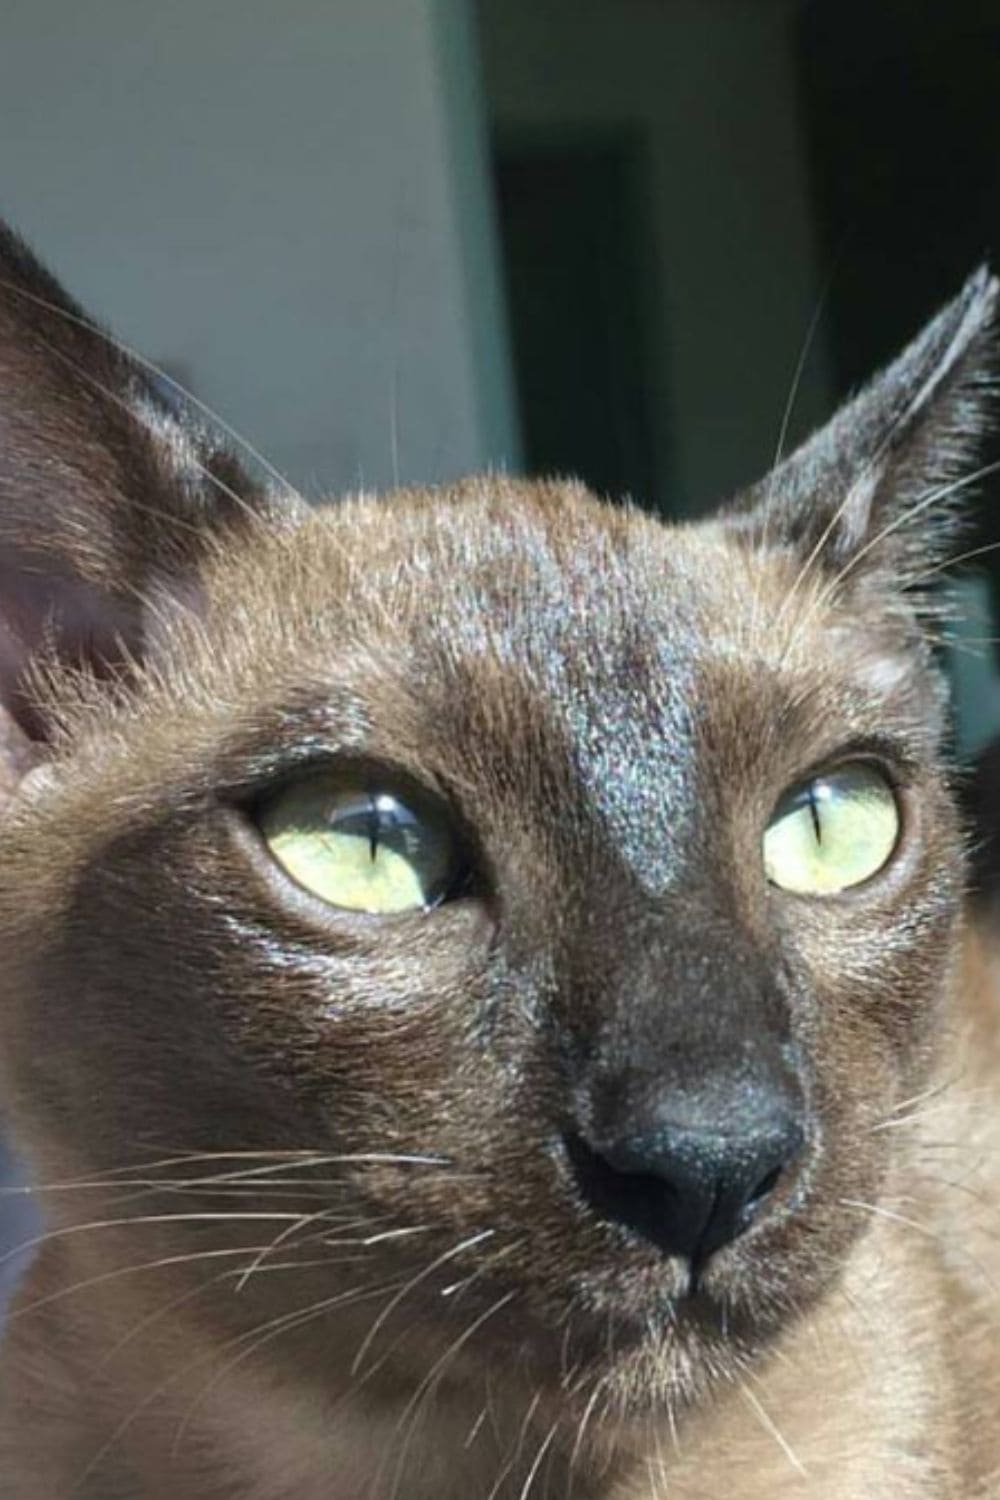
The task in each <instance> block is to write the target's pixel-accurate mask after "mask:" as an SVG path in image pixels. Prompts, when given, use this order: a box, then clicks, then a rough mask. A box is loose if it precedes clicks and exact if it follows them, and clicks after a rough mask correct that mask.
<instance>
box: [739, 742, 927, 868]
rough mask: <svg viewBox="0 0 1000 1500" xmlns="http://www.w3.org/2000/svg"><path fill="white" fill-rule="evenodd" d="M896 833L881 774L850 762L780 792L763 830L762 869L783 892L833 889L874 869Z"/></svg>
mask: <svg viewBox="0 0 1000 1500" xmlns="http://www.w3.org/2000/svg"><path fill="white" fill-rule="evenodd" d="M899 831H900V817H899V805H898V803H897V800H896V794H895V792H894V791H893V789H892V786H891V785H890V783H889V781H888V779H887V778H886V776H885V775H884V774H883V772H882V771H880V770H879V769H878V767H877V766H874V765H870V764H868V763H867V762H865V761H852V762H849V763H847V764H844V765H841V766H837V767H835V768H833V769H832V770H829V771H825V772H823V774H822V775H819V776H814V777H811V778H810V780H808V781H803V782H801V783H800V784H799V785H797V786H794V787H792V788H791V790H790V791H788V792H786V793H785V795H784V797H782V799H781V801H780V802H779V803H778V806H777V808H776V809H775V812H774V815H773V817H772V818H771V821H770V823H769V824H768V826H767V829H766V830H765V833H764V870H765V872H766V874H767V878H768V880H770V881H771V883H772V884H773V885H776V886H780V887H781V889H782V890H784V891H792V892H794V893H795V894H796V895H803V896H829V895H835V894H836V893H837V892H838V891H845V890H848V889H849V888H850V887H851V886H855V885H860V884H861V883H862V882H863V881H865V880H869V879H871V877H872V876H873V875H876V874H877V873H878V872H879V870H881V869H882V868H883V866H884V865H886V864H887V863H888V861H889V859H890V857H891V856H892V854H893V852H894V850H895V848H896V844H897V843H898V841H899Z"/></svg>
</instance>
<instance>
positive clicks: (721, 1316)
mask: <svg viewBox="0 0 1000 1500" xmlns="http://www.w3.org/2000/svg"><path fill="white" fill-rule="evenodd" d="M996 296H997V288H996V285H995V283H994V282H993V281H992V280H990V279H989V278H988V277H987V276H985V274H982V273H981V274H979V275H978V276H976V277H974V278H973V279H972V280H971V281H970V282H969V284H968V285H967V287H966V288H965V290H964V291H963V292H962V294H961V295H960V296H959V298H958V299H957V300H956V301H955V302H954V303H952V304H951V305H950V306H949V307H947V308H946V309H945V310H944V311H943V312H942V313H941V314H940V315H939V316H938V318H937V319H936V320H935V321H934V322H933V323H932V324H931V325H929V327H928V328H927V329H926V330H925V331H924V333H923V334H922V335H921V336H920V338H919V339H918V340H917V341H916V343H915V344H913V345H912V346H911V347H910V348H909V349H908V350H907V351H906V352H905V353H904V354H903V355H902V356H901V357H900V359H899V360H898V361H897V362H896V364H894V365H893V366H892V367H891V368H890V369H889V370H887V371H886V372H885V373H884V374H883V375H881V376H880V377H879V378H878V379H877V380H876V381H875V382H874V383H873V384H872V385H871V386H870V387H869V388H868V389H867V390H865V391H863V392H862V393H861V394H860V395H859V396H858V397H856V398H855V400H854V402H853V403H852V404H851V405H850V406H848V407H847V408H845V410H844V411H842V412H841V413H840V414H839V415H838V416H837V417H836V418H835V419H834V420H833V422H832V423H831V424H830V425H829V426H828V427H827V428H825V429H824V430H823V431H822V432H821V433H819V434H818V435H817V436H816V437H814V438H813V439H812V440H811V441H810V442H809V443H808V444H807V445H806V446H805V447H804V448H803V449H802V450H800V452H798V453H797V454H794V455H792V456H791V457H790V458H788V459H786V460H785V461H784V462H783V463H782V464H781V465H780V466H779V467H778V468H777V469H776V470H775V471H774V472H773V473H772V474H771V475H770V476H768V478H767V479H765V480H764V481H763V482H762V483H761V484H760V485H758V486H757V487H756V488H755V489H754V490H752V491H751V492H749V493H748V494H747V495H746V496H744V497H741V498H740V499H739V500H738V501H737V502H736V503H735V504H734V505H732V506H730V507H728V508H727V509H725V510H723V511H722V512H721V513H720V514H719V515H718V516H717V517H716V518H715V519H713V520H710V521H708V522H705V523H703V524H700V525H697V526H687V527H668V526H665V525H662V524H661V523H659V522H658V521H656V520H654V519H652V518H651V517H649V516H647V515H644V514H642V513H640V512H639V511H638V510H636V509H634V508H632V507H628V506H625V507H612V506H609V505H606V504H603V503H600V502H598V501H597V500H596V499H594V498H593V497H591V496H590V495H588V494H587V493H586V492H585V491H584V490H583V489H582V488H581V487H580V486H579V485H577V484H573V483H564V482H554V481H549V482H543V483H537V484H531V483H524V482H520V481H514V480H511V479H508V478H504V477H500V476H488V477H483V478H477V479H472V480H469V481H468V482H466V483H464V484H461V485H457V486H453V487H451V488H448V489H445V490H437V491H423V490H414V491H404V492H400V493H398V494H395V495H392V496H389V497H387V498H385V499H381V500H374V499H370V498H364V497H362V498H357V499H351V500H346V501H344V502H342V503H340V504H337V505H335V506H331V507H329V508H327V509H324V510H320V511H315V512H310V511H308V510H307V509H306V508H305V507H303V506H301V505H298V504H296V503H294V502H291V501H289V500H287V499H286V498H284V497H283V495H282V494H281V493H280V491H279V489H278V488H276V487H274V486H269V485H267V484H265V483H263V482H257V481H252V480H251V479H249V478H248V477H247V476H246V475H245V474H243V473H242V471H241V470H240V469H239V468H238V466H237V464H236V461H235V460H234V459H233V458H232V457H230V456H229V455H224V454H222V453H220V452H219V451H218V447H217V445H216V444H215V443H214V442H213V441H212V440H211V439H210V438H209V437H208V436H207V434H206V433H205V432H204V431H203V430H202V429H201V428H199V427H198V426H197V425H195V424H193V423H192V422H191V421H190V420H189V419H188V418H187V417H185V416H183V415H181V414H179V413H178V412H174V411H172V410H168V409H166V408H165V407H164V406H163V403H162V399H161V398H160V397H159V396H158V395H157V393H156V391H155V390H154V388H153V387H152V385H151V384H150V382H149V381H147V379H146V378H145V376H144V374H143V372H142V370H141V369H140V368H139V367H138V366H137V365H136V364H135V363H134V362H133V361H131V360H130V359H129V358H128V357H126V356H125V355H124V354H122V353H120V352H118V351H117V349H116V347H115V346H114V345H113V344H112V343H111V342H110V341H109V340H107V339H106V338H105V337H104V336H103V335H101V334H100V333H99V332H97V331H95V330H93V329H91V328H90V326H89V325H87V323H86V321H85V320H84V319H82V317H81V315H80V313H79V309H77V308H76V307H75V305H74V304H73V303H72V302H70V301H69V300H68V299H67V298H66V297H65V295H64V294H63V293H62V291H61V290H60V289H59V288H58V287H57V286H56V285H55V284H54V283H53V282H52V280H51V279H50V278H49V277H48V276H47V275H46V274H45V273H44V272H43V271H41V270H40V268H39V267H38V266H37V264H36V263H35V262H34V261H33V259H32V258H31V257H30V255H29V254H28V252H27V251H26V250H25V249H24V247H23V246H22V245H21V244H20V243H19V242H18V241H17V240H16V239H15V238H13V237H12V236H9V235H8V236H6V237H5V238H4V239H3V241H2V243H0V703H2V705H3V707H2V708H0V768H2V769H0V839H2V844H0V847H2V851H3V857H2V859H0V952H2V955H3V957H2V970H0V982H2V1020H0V1028H2V1029H0V1037H2V1053H0V1057H2V1063H0V1078H2V1088H3V1096H4V1099H5V1102H6V1107H7V1109H8V1111H9V1115H10V1118H11V1120H12V1122H13V1128H14V1131H15V1135H16V1138H17V1140H18V1142H19V1144H20V1145H21V1147H22V1148H23V1150H24V1151H25V1153H26V1154H27V1156H28V1158H29V1159H30V1162H31V1165H32V1169H33V1172H34V1176H35V1180H36V1182H37V1189H36V1191H37V1198H38V1202H39V1204H40V1205H41V1208H42V1211H43V1213H44V1216H45V1221H46V1223H45V1234H44V1236H43V1237H42V1239H41V1241H40V1243H39V1245H38V1246H37V1248H36V1253H35V1256H34V1261H33V1264H32V1267H31V1270H30V1273H29V1275H28V1276H27V1278H26V1280H25V1282H24V1284H23V1286H22V1289H21V1292H20V1296H19V1300H18V1303H17V1305H16V1308H15V1311H14V1313H13V1317H12V1320H11V1324H10V1327H9V1329H8V1333H7V1338H6V1344H5V1347H4V1353H3V1359H2V1381H0V1391H2V1396H0V1474H2V1475H3V1486H2V1487H3V1493H4V1495H10V1496H11V1497H12V1500H70V1497H82V1500H140V1497H141V1500H167V1497H170V1500H175V1497H177V1496H184V1497H185V1500H223V1497H233V1500H235V1497H240V1500H291V1497H295V1500H361V1497H370V1500H389V1497H391V1496H397V1497H399V1500H501V1497H509V1500H529V1497H530V1496H536V1497H541V1496H542V1495H545V1494H552V1495H564V1494H565V1495H572V1496H573V1497H575V1500H654V1497H656V1500H659V1497H670V1500H674V1497H703V1500H718V1497H719V1496H724V1495H725V1496H730V1495H731V1496H733V1497H738V1500H764V1497H767V1500H779V1497H788V1500H792V1497H810V1500H862V1497H864V1500H868V1497H871V1496H879V1497H880V1500H932V1497H933V1500H970V1497H975V1496H979V1497H987V1496H993V1495H995V1494H997V1493H998V1489H1000V1440H998V1439H997V1438H996V1436H995V1418H996V1415H997V1408H998V1402H1000V1355H998V1353H997V1348H998V1342H997V1338H996V1333H995V1328H996V1319H997V1313H998V1307H997V1304H996V1294H995V1287H996V1277H997V1275H998V1274H1000V1254H998V1251H997V1239H996V1232H995V1231H996V1223H997V1221H996V1209H997V1204H998V1201H1000V1184H998V1182H997V1164H998V1161H1000V1155H998V1151H1000V1112H998V1111H997V1109H996V1107H995V1103H994V1096H995V1092H996V1084H997V1078H998V1070H1000V1055H998V1051H1000V1041H998V1029H997V1026H996V1019H995V1014H994V1008H995V1005H996V999H997V975H996V961H995V958H994V956H993V952H992V949H991V947H990V944H989V941H988V937H987V934H986V931H985V927H986V925H987V924H985V923H983V922H979V923H977V920H976V914H975V912H974V911H973V910H972V908H971V905H970V903H969V902H968V901H967V900H966V899H965V898H964V897H963V886H964V879H965V876H964V856H963V844H964V840H963V833H962V829H961V826H960V819H959V816H958V813H957V812H956V808H955V803H954V797H953V792H952V788H951V777H950V772H949V768H948V763H947V758H946V755H945V752H944V750H943V741H944V738H945V712H944V695H943V690H942V686H941V682H940V679H939V676H938V670H937V666H936V662H935V657H934V653H933V650H932V645H931V643H930V639H929V619H930V613H929V611H930V605H929V603H928V597H927V594H926V590H925V587H924V586H925V583H926V581H927V579H928V577H929V576H930V575H931V574H932V573H933V572H934V571H935V570H936V569H937V568H938V567H939V565H940V562H941V559H942V558H943V556H944V555H945V552H946V548H947V542H948V530H949V527H948V524H947V522H946V521H945V520H943V517H946V516H947V515H948V514H949V513H950V512H951V511H952V510H953V509H954V504H953V501H954V499H955V498H956V497H957V496H960V495H961V494H962V493H964V492H965V491H966V489H967V485H966V476H968V475H969V474H970V473H971V472H972V468H973V462H974V448H975V441H976V436H977V433H978V431H979V430H980V428H981V426H982V422H983V402H984V397H985V391H986V386H987V383H988V373H989V362H990V357H991V356H990V334H989V328H990V323H991V320H992V317H993V313H994V307H995V303H996ZM859 753H864V754H866V755H867V754H872V755H876V756H877V757H878V758H879V760H880V762H881V763H884V764H885V765H887V766H888V767H889V768H890V769H891V773H892V776H893V779H894V781H895V783H896V785H897V789H898V796H899V800H900V805H901V808H902V815H903V825H904V826H903V835H902V842H901V845H900V848H899V849H898V851H897V853H896V855H895V857H894V858H893V859H892V860H891V861H890V863H889V865H888V867H887V868H886V870H885V871H884V872H882V874H881V875H879V876H878V877H876V878H875V879H873V880H872V881H870V882H869V883H868V884H866V885H864V886H861V887H858V888H857V889H855V890H852V891H849V892H846V893H844V894H843V895H841V896H838V897H833V898H825V899H816V898H804V897H797V896H792V895H789V894H787V893H783V892H782V891H780V890H778V889H777V888H775V887H774V886H772V885H769V884H768V882H767V880H766V879H765V877H764V871H763V867H762V861H761V853H760V850H761V838H762V832H763V829H764V827H765V826H766V824H767V821H768V818H769V817H770V815H771V813H772V811H773V809H774V807H775V805H776V803H777V801H778V799H779V798H780V797H781V795H782V793H783V792H784V791H785V790H786V789H787V788H788V787H789V786H790V785H792V784H794V783H795V782H796V781H797V780H800V779H801V778H802V777H803V775H804V774H806V773H808V772H809V771H811V770H812V769H814V768H816V767H822V766H824V765H827V764H829V763H831V762H832V761H836V760H838V759H842V758H843V757H844V756H845V755H850V754H859ZM338 761H339V762H347V763H350V764H359V765H365V766H369V767H372V766H374V767H384V768H389V769H390V770H391V772H392V773H393V774H396V775H401V776H403V777H404V778H406V779H407V780H409V781H410V782H414V783H418V784H420V785H423V786H425V787H427V788H429V789H431V790H432V791H434V792H435V793H436V794H437V795H438V796H440V797H441V798H442V799H443V800H444V801H445V802H446V804H447V805H448V806H449V807H450V809H451V816H452V818H453V820H454V822H455V825H456V826H457V827H458V828H459V829H460V830H461V833H462V838H463V840H464V843H465V847H466V849H467V851H468V856H469V864H470V868H471V871H472V875H471V878H470V882H469V884H468V885H467V886H466V888H464V889H463V891H462V892H461V894H460V896H459V898H458V899H456V900H454V901H451V902H447V903H445V904H443V905H441V906H440V907H438V908H436V909H434V910H432V911H429V912H423V911H420V912H415V913H407V914H403V915H400V916H396V917H393V918H385V919H378V918H373V917H369V916H363V915H358V914H352V913H348V912H342V911H338V910H336V909H334V908H330V907H328V906H325V905H323V904H322V903H321V902H319V901H318V900H317V899H316V898H314V897H311V896H308V895H306V894H305V893H304V892H301V891H298V890H297V888H295V887H294V886H292V885H291V883H290V882H289V881H288V880H287V879H286V878H285V877H284V876H283V875H281V874H280V872H279V871H278V870H277V869H276V867H275V866H274V864H273V863H272V861H271V860H270V858H269V856H268V855H267V853H266V851H265V849H264V847H263V845H262V843H261V841H260V838H259V836H258V835H257V833H256V832H255V829H254V826H253V820H252V815H251V813H252V808H253V806H254V805H255V801H256V799H257V798H259V796H260V794H261V791H262V789H263V788H266V787H268V786H272V785H274V784H276V783H277V782H278V781H280V779H281V778H284V777H287V776H289V774H291V773H293V772H294V771H295V769H296V768H301V767H303V766H306V765H310V766H311V765H314V764H315V763H317V762H321V763H324V764H336V763H337V762H338ZM776 1069H780V1070H783V1076H787V1078H788V1079H789V1080H790V1082H789V1085H788V1086H789V1087H790V1088H794V1090H795V1091H796V1097H797V1098H798V1099H799V1100H800V1104H801V1112H802V1119H803V1121H804V1130H805V1137H806V1143H805V1146H804V1148H803V1152H802V1156H801V1160H799V1161H798V1162H797V1163H796V1167H795V1171H794V1173H792V1174H791V1176H790V1181H789V1183H788V1184H787V1185H786V1186H785V1187H783V1188H782V1189H779V1190H778V1191H776V1192H775V1193H774V1194H773V1195H772V1197H771V1199H769V1200H768V1202H767V1204H766V1205H765V1208H764V1210H763V1211H762V1212H761V1213H760V1214H759V1216H758V1217H757V1218H756V1219H755V1221H754V1222H753V1224H752V1226H751V1227H750V1229H749V1230H748V1231H747V1232H746V1233H744V1234H742V1235H740V1236H739V1237H738V1238H736V1239H734V1240H733V1241H732V1243H730V1244H727V1245H725V1246H724V1247H723V1248H722V1249H721V1250H718V1251H717V1252H716V1253H715V1254H714V1255H712V1256H711V1258H710V1259H708V1261H707V1263H706V1264H705V1265H704V1266H703V1267H702V1268H701V1272H700V1275H699V1276H698V1278H697V1279H694V1278H693V1277H692V1275H691V1273H690V1268H689V1267H687V1266H686V1265H685V1264H684V1263H683V1262H682V1261H680V1260H679V1259H678V1258H677V1257H676V1256H673V1255H668V1254H666V1253H664V1252H663V1251H662V1250H661V1249H658V1248H657V1247H656V1246H655V1245H653V1244H651V1243H649V1242H648V1241H647V1239H645V1238H644V1237H643V1236H642V1235H641V1234H637V1233H635V1232H633V1231H632V1230H630V1229H629V1228H628V1227H627V1226H625V1225H623V1224H621V1223H618V1222H614V1221H612V1220H610V1219H609V1218H608V1217H606V1216H603V1215H602V1214H601V1213H599V1212H597V1211H595V1208H594V1205H593V1203H592V1202H591V1201H590V1200H588V1198H587V1195H586V1194H585V1193H583V1192H581V1187H580V1178H579V1174H578V1173H576V1172H575V1171H574V1168H573V1162H572V1159H571V1154H570V1151H569V1149H568V1147H567V1142H569V1141H570V1140H572V1139H573V1138H574V1136H575V1135H576V1134H583V1135H585V1136H587V1137H588V1138H591V1139H597V1140H601V1139H603V1138H604V1136H606V1135H607V1133H608V1132H609V1131H611V1130H613V1129H617V1128H624V1127H623V1126H622V1121H625V1122H626V1125H628V1126H629V1127H630V1128H631V1125H632V1124H633V1123H634V1122H635V1121H637V1120H640V1119H644V1118H645V1117H646V1114H648V1112H649V1110H650V1109H652V1108H653V1107H654V1105H656V1102H657V1101H658V1100H660V1099H661V1098H662V1097H664V1095H666V1096H669V1097H670V1098H672V1099H673V1098H677V1099H683V1100H685V1101H687V1103H688V1105H689V1106H690V1108H691V1109H693V1110H696V1111H698V1112H700V1113H699V1118H708V1119H710V1120H713V1119H714V1120H716V1121H718V1119H719V1118H721V1119H722V1122H723V1123H725V1122H726V1120H728V1117H729V1116H728V1114H727V1112H728V1111H733V1112H735V1116H738V1114H739V1110H740V1108H741V1107H742V1105H741V1101H742V1100H743V1098H744V1095H745V1091H746V1089H747V1088H748V1087H749V1086H750V1085H749V1084H747V1083H746V1079H747V1078H750V1079H751V1081H752V1080H753V1079H756V1078H758V1076H763V1073H765V1072H767V1071H768V1070H772V1071H773V1070H776Z"/></svg>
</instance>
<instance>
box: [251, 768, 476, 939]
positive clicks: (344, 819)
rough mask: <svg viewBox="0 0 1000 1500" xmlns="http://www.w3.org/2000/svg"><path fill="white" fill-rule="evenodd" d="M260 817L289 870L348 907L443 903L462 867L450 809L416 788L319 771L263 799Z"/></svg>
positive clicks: (385, 910)
mask: <svg viewBox="0 0 1000 1500" xmlns="http://www.w3.org/2000/svg"><path fill="white" fill-rule="evenodd" d="M257 823H258V827H259V828H260V831H261V834H262V835H263V838H264V842H265V844H266V845H267V847H268V849H269V850H270V852H271V854H272V856H273V857H274V859H275V860H276V861H277V863H278V864H279V865H280V866H281V867H282V869H283V870H284V871H285V873H286V874H287V875H290V876H291V878H292V879H293V880H294V881H295V882H296V883H297V884H298V885H300V886H302V887H304V889H305V890H307V891H309V892H310V894H312V895H313V896H318V897H319V899H320V900H321V901H326V902H328V903H329V905H331V906H337V907H340V908H342V909H343V910H345V911H356V912H368V913H371V914H373V915H377V916H385V915H389V914H391V913H393V912H404V911H416V910H420V909H421V908H427V907H431V906H436V905H437V904H438V903H439V902H441V901H443V900H445V899H446V898H447V897H448V896H449V895H451V894H452V893H453V892H454V890H455V888H456V885H457V884H458V880H459V876H460V874H461V862H460V857H459V851H458V844H457V840H456V838H455V836H454V833H453V831H452V827H451V822H450V819H449V817H448V813H447V811H446V810H445V809H444V808H443V807H441V805H440V804H439V803H437V802H435V801H434V799H432V798H430V797H428V796H425V795H423V794H421V793H420V792H417V791H415V790H411V789H410V788H407V789H406V791H405V792H404V791H402V790H401V789H399V788H395V789H394V788H392V787H390V786H388V785H384V786H379V785H371V784H369V783H367V782H366V781H364V780H362V779H361V778H360V777H358V776H356V775H354V776H348V777H345V776H343V775H338V774H335V773H328V774H313V775H311V776H308V777H306V778H303V779H302V780H299V781H294V782H292V783H290V784H288V785H286V786H284V787H282V788H281V789H280V790H279V791H277V792H276V793H274V794H273V795H272V796H270V797H269V798H268V799H266V800H265V801H264V802H263V803H261V804H260V805H259V806H258V809H257Z"/></svg>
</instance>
